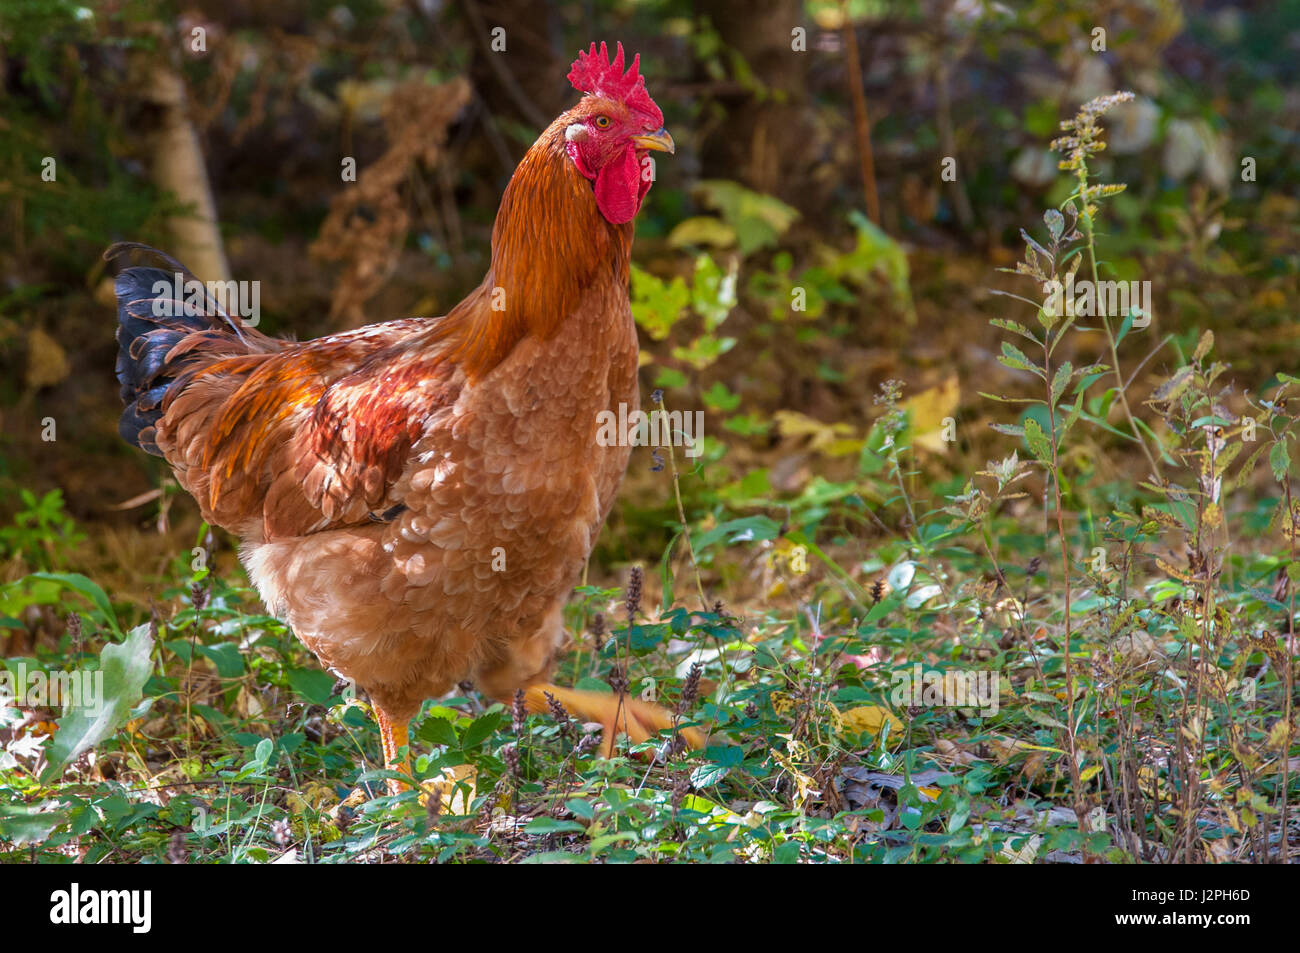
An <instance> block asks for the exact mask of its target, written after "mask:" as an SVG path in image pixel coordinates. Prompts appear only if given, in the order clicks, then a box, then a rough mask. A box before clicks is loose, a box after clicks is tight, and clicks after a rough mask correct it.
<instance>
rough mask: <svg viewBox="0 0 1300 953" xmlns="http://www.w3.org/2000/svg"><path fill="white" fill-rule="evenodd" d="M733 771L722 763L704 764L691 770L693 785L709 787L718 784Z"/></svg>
mask: <svg viewBox="0 0 1300 953" xmlns="http://www.w3.org/2000/svg"><path fill="white" fill-rule="evenodd" d="M730 771H731V769H730V768H726V767H723V766H722V765H720V764H702V765H700V766H699V767H698V768H696V769H695V770H694V771H692V772H691V786H692V787H695V788H697V789H698V788H707V787H712V786H713V785H715V784H717V783H718V782H719V781H721V780H722V779H723V778H725V777H726V776H727V774H728V773H729V772H730Z"/></svg>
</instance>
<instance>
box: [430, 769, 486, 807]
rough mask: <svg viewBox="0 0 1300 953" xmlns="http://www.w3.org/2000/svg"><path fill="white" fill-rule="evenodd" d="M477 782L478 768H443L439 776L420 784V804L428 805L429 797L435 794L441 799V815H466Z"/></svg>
mask: <svg viewBox="0 0 1300 953" xmlns="http://www.w3.org/2000/svg"><path fill="white" fill-rule="evenodd" d="M477 780H478V768H476V767H474V765H472V764H457V765H453V766H450V767H446V768H443V769H442V772H441V773H440V774H438V775H436V776H435V777H432V778H427V779H425V780H424V781H421V782H420V787H422V788H423V789H424V793H423V794H421V795H420V803H421V804H428V803H429V797H430V796H431V795H432V794H434V793H435V792H436V793H437V794H438V796H439V797H440V798H441V802H442V813H443V814H468V813H469V806H470V803H471V802H472V801H473V800H474V790H475V788H474V785H475V782H476V781H477Z"/></svg>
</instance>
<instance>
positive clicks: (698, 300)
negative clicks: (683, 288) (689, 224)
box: [691, 255, 739, 331]
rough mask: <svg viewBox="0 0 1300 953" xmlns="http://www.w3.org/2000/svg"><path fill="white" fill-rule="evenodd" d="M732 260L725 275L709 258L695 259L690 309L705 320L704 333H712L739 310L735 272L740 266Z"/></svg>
mask: <svg viewBox="0 0 1300 953" xmlns="http://www.w3.org/2000/svg"><path fill="white" fill-rule="evenodd" d="M732 258H733V260H732V262H731V265H730V267H729V268H728V269H727V270H726V271H723V270H722V269H721V268H719V267H718V264H717V262H715V261H714V260H713V259H712V258H710V257H709V256H708V255H701V256H700V257H699V258H697V259H695V278H694V280H693V281H692V282H691V307H693V308H694V309H695V311H696V313H697V314H699V316H700V317H701V318H703V319H704V329H705V330H706V331H713V330H714V329H716V328H717V326H718V325H719V324H721V323H722V322H723V321H725V320H727V315H729V314H730V313H731V309H732V308H734V307H735V306H736V270H737V268H738V267H739V262H737V261H736V260H735V256H732Z"/></svg>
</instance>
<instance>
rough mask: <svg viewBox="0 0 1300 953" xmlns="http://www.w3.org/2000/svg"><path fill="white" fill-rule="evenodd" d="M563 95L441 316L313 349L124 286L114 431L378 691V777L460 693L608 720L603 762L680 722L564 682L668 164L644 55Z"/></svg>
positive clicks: (589, 61)
mask: <svg viewBox="0 0 1300 953" xmlns="http://www.w3.org/2000/svg"><path fill="white" fill-rule="evenodd" d="M568 78H569V80H570V82H571V83H572V84H573V86H574V87H575V88H576V89H577V90H578V91H579V92H581V93H583V94H584V95H583V96H582V98H581V99H580V101H579V102H578V104H577V105H576V106H574V107H573V108H572V109H570V110H569V111H568V112H565V113H564V114H562V115H561V116H560V117H559V118H558V119H556V120H555V121H554V122H553V123H552V124H551V125H550V126H549V127H548V128H547V129H546V131H545V132H543V133H542V135H541V137H540V138H539V139H538V140H537V141H536V142H535V143H534V144H533V146H532V147H531V148H530V149H529V150H528V152H527V154H526V155H525V156H524V158H523V160H522V161H521V162H520V164H519V167H518V168H517V169H516V170H515V173H514V175H513V176H512V178H511V180H510V183H509V184H508V185H507V187H506V189H505V193H504V195H503V196H502V198H501V207H500V209H499V211H498V213H497V217H496V222H495V225H494V226H493V229H492V255H491V265H490V267H489V268H488V271H487V274H486V276H485V277H484V278H483V281H482V283H481V284H480V285H479V286H478V287H477V288H476V289H475V290H474V291H472V292H471V293H470V294H469V295H468V296H467V297H466V298H465V299H464V300H463V301H461V302H460V303H459V304H457V305H456V306H455V307H454V308H452V309H451V311H450V312H448V313H447V314H446V315H445V316H444V317H441V318H416V319H407V320H400V321H392V322H388V323H385V324H376V325H370V326H367V327H362V328H360V329H358V330H355V331H349V332H346V333H342V334H334V335H330V336H328V337H323V338H319V339H316V340H313V341H306V342H301V343H299V342H294V341H286V340H279V339H275V338H271V337H268V336H266V335H264V334H261V333H260V332H258V331H256V330H254V329H253V328H250V327H247V326H245V325H244V324H243V323H241V322H240V321H238V320H237V319H233V318H231V317H230V316H229V315H228V314H226V313H225V311H224V310H222V309H220V308H218V307H215V306H214V305H213V303H211V302H204V303H203V306H197V302H195V301H194V300H189V299H188V298H187V300H185V301H182V300H176V299H175V295H174V294H173V293H171V292H165V291H162V289H163V288H164V287H167V288H170V287H172V286H173V283H174V282H173V276H172V274H170V273H168V272H166V271H163V270H161V269H157V268H145V267H131V268H127V269H125V270H123V271H122V272H121V273H120V274H119V275H118V277H117V279H116V285H115V290H116V295H117V302H118V322H119V327H118V331H117V340H118V343H119V347H120V351H119V355H118V360H117V376H118V379H119V381H120V383H121V386H122V399H123V402H124V403H125V405H126V409H125V411H124V412H123V414H122V418H121V425H120V428H119V429H120V432H121V435H122V436H123V438H125V439H126V440H127V441H128V442H129V443H131V444H133V445H135V446H136V447H139V448H140V449H142V450H144V451H146V452H148V453H151V454H155V455H157V456H161V457H162V458H163V459H165V460H166V461H167V463H168V464H169V465H170V466H171V468H172V470H173V472H174V473H175V474H176V478H177V480H178V481H179V482H180V484H181V485H182V486H183V487H184V488H185V489H186V490H187V491H189V493H190V494H192V495H193V497H194V498H195V500H196V501H197V502H198V504H199V507H200V509H201V510H202V513H203V517H204V519H206V520H207V521H209V522H210V523H213V524H216V525H218V526H221V527H224V528H225V529H227V530H229V531H230V532H231V533H233V534H235V535H237V536H238V537H239V538H240V540H241V545H240V558H241V560H242V561H243V564H244V566H245V567H246V568H247V570H248V574H249V577H250V578H251V579H252V581H253V583H254V585H256V587H257V590H258V592H259V594H260V595H261V597H262V599H263V600H264V601H265V603H266V605H267V607H268V608H269V609H270V610H271V611H272V612H273V613H274V614H276V615H277V616H279V617H280V618H282V619H283V620H285V621H286V622H287V623H288V624H289V626H290V627H291V628H292V629H293V631H294V632H295V633H296V634H297V636H298V638H299V639H301V640H302V642H303V643H304V644H305V645H306V646H307V648H308V649H310V650H311V651H312V652H313V653H314V654H315V655H316V656H317V658H319V659H320V661H321V662H322V663H323V664H324V665H326V666H327V667H328V668H330V669H332V670H333V671H335V672H337V673H339V674H341V675H342V676H343V677H345V678H347V679H350V680H351V681H353V682H354V683H355V684H356V685H358V686H360V687H362V688H363V689H365V691H366V692H367V693H368V695H369V697H370V699H371V705H372V708H373V710H374V713H375V717H376V720H377V722H378V724H379V729H380V736H381V740H382V745H383V759H384V763H385V765H386V766H387V767H388V768H389V769H391V770H393V771H396V772H399V773H400V774H404V775H406V776H408V777H409V775H410V762H409V751H408V722H409V721H410V719H411V718H412V717H413V716H414V715H415V714H416V713H417V712H418V711H419V708H420V706H421V704H422V703H423V702H424V700H425V699H428V698H436V697H439V696H442V695H444V694H446V693H448V692H449V691H451V690H452V688H453V687H454V686H456V685H457V684H458V683H460V682H462V681H465V680H470V681H472V682H473V683H474V684H475V686H476V687H477V688H478V690H479V691H481V692H482V693H483V694H484V695H486V696H488V697H490V698H492V699H496V700H500V701H503V702H506V703H509V702H510V701H511V700H512V699H513V698H514V697H515V696H516V693H517V692H518V691H520V690H522V691H523V692H524V697H525V699H526V704H527V707H528V708H529V709H530V710H531V711H533V712H545V711H546V710H547V709H548V708H551V707H552V706H551V704H550V699H554V700H555V702H558V703H559V705H562V706H563V707H564V708H565V709H567V710H568V711H569V712H571V713H572V714H574V715H576V716H578V717H580V718H582V719H584V720H588V721H596V722H599V723H600V724H601V725H602V726H603V728H604V751H605V753H606V754H611V753H612V752H613V751H614V744H615V739H616V738H617V737H618V736H619V735H620V734H624V733H625V734H627V735H628V737H630V739H631V740H632V741H633V742H640V741H644V740H646V739H648V738H652V737H654V736H655V735H656V734H657V733H658V732H659V731H661V730H665V729H670V728H673V727H674V724H673V718H672V716H671V715H669V713H668V712H666V711H665V710H663V709H661V708H659V707H657V706H654V705H649V704H646V703H644V702H641V701H638V700H636V699H632V698H628V697H626V695H625V694H624V693H620V694H618V695H615V694H610V693H602V692H583V691H575V690H570V689H564V688H560V687H558V686H556V685H553V684H549V683H548V681H547V679H548V678H549V676H550V674H551V672H552V670H553V668H554V666H555V664H556V653H557V650H558V648H559V647H560V645H561V643H562V642H563V641H564V628H563V621H562V617H561V610H562V609H563V607H564V604H565V601H566V599H567V597H568V595H569V593H570V591H571V590H572V588H573V586H574V585H575V583H576V582H577V581H578V578H579V576H580V574H581V571H582V568H583V565H584V564H585V562H586V559H587V557H588V555H589V554H590V552H591V549H592V546H593V544H594V543H595V540H596V537H597V534H598V533H599V532H600V528H601V526H602V524H603V523H604V521H605V517H606V516H607V515H608V513H609V510H610V507H611V505H612V504H613V502H614V497H615V494H616V493H617V491H618V487H619V483H620V482H621V481H622V479H623V474H624V472H625V471H626V469H627V464H628V456H629V453H630V448H629V447H628V446H602V445H601V443H600V442H598V441H597V439H596V431H597V419H598V415H600V414H601V412H603V411H612V412H614V413H616V414H617V412H618V409H619V405H620V404H622V405H625V407H626V408H627V412H629V413H630V412H631V411H632V410H635V409H637V407H638V406H639V403H640V401H639V394H638V387H637V336H636V328H635V325H634V323H633V320H632V313H631V306H630V303H629V300H628V273H629V267H630V251H631V245H632V232H633V226H632V220H633V218H634V217H635V216H636V214H637V212H638V211H639V210H640V208H641V203H642V202H643V201H644V199H645V196H646V193H647V192H648V190H649V189H650V185H651V180H652V178H653V177H652V176H651V175H650V174H648V167H649V161H648V154H649V152H651V151H659V152H667V153H669V154H671V153H673V151H674V146H673V140H672V137H671V136H669V134H668V132H667V131H666V130H665V129H664V123H663V114H662V113H661V112H660V110H659V107H658V106H657V105H656V104H655V102H654V100H653V99H652V98H651V97H650V94H649V93H648V92H647V90H646V86H645V79H644V77H642V76H641V75H640V56H639V55H638V56H636V57H635V58H633V60H632V63H631V65H630V66H628V67H627V69H626V71H625V70H624V57H623V47H622V44H621V43H620V44H619V45H618V50H617V55H616V56H615V57H614V59H613V61H612V62H611V61H610V58H609V52H608V50H607V48H606V46H605V44H604V43H602V44H601V45H600V50H599V52H597V50H596V45H595V44H594V43H593V44H592V45H591V48H590V49H589V50H586V51H583V52H580V53H579V54H578V58H577V60H576V61H575V62H574V63H573V65H572V68H571V70H570V72H569V74H568ZM131 247H143V246H124V245H118V246H114V247H113V248H111V249H109V251H108V252H107V253H106V257H113V256H114V255H116V254H118V253H120V252H121V251H122V250H123V249H124V248H131ZM149 251H150V252H153V250H152V249H149ZM154 254H159V255H160V256H161V253H157V252H154ZM161 257H162V259H163V260H164V261H166V262H167V263H168V264H169V265H170V266H171V267H172V268H173V270H174V271H176V272H178V273H184V274H188V273H187V272H184V269H183V267H182V266H180V265H179V264H178V263H176V262H174V261H172V260H171V259H169V258H167V257H166V256H161ZM186 287H189V286H188V285H186ZM606 442H607V441H606ZM620 442H621V443H624V444H627V443H630V441H620ZM548 696H549V698H548ZM681 735H682V736H683V737H684V739H685V740H686V741H687V743H689V744H691V745H693V746H696V747H699V746H700V745H701V744H702V736H701V734H700V733H699V732H698V731H696V730H694V729H690V728H687V729H684V730H682V731H681ZM404 787H405V784H404V782H397V781H393V780H391V779H390V789H391V790H392V791H393V792H394V793H396V792H397V791H400V790H402V789H404Z"/></svg>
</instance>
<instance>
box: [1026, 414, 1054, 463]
mask: <svg viewBox="0 0 1300 953" xmlns="http://www.w3.org/2000/svg"><path fill="white" fill-rule="evenodd" d="M1025 443H1027V444H1028V445H1029V452H1030V453H1032V454H1033V455H1034V457H1035V458H1036V459H1037V460H1038V461H1039V462H1040V463H1045V464H1051V462H1052V442H1051V441H1050V440H1048V439H1047V434H1046V433H1044V432H1043V426H1042V424H1040V423H1039V422H1038V421H1037V420H1036V419H1035V418H1033V417H1026V418H1025Z"/></svg>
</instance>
